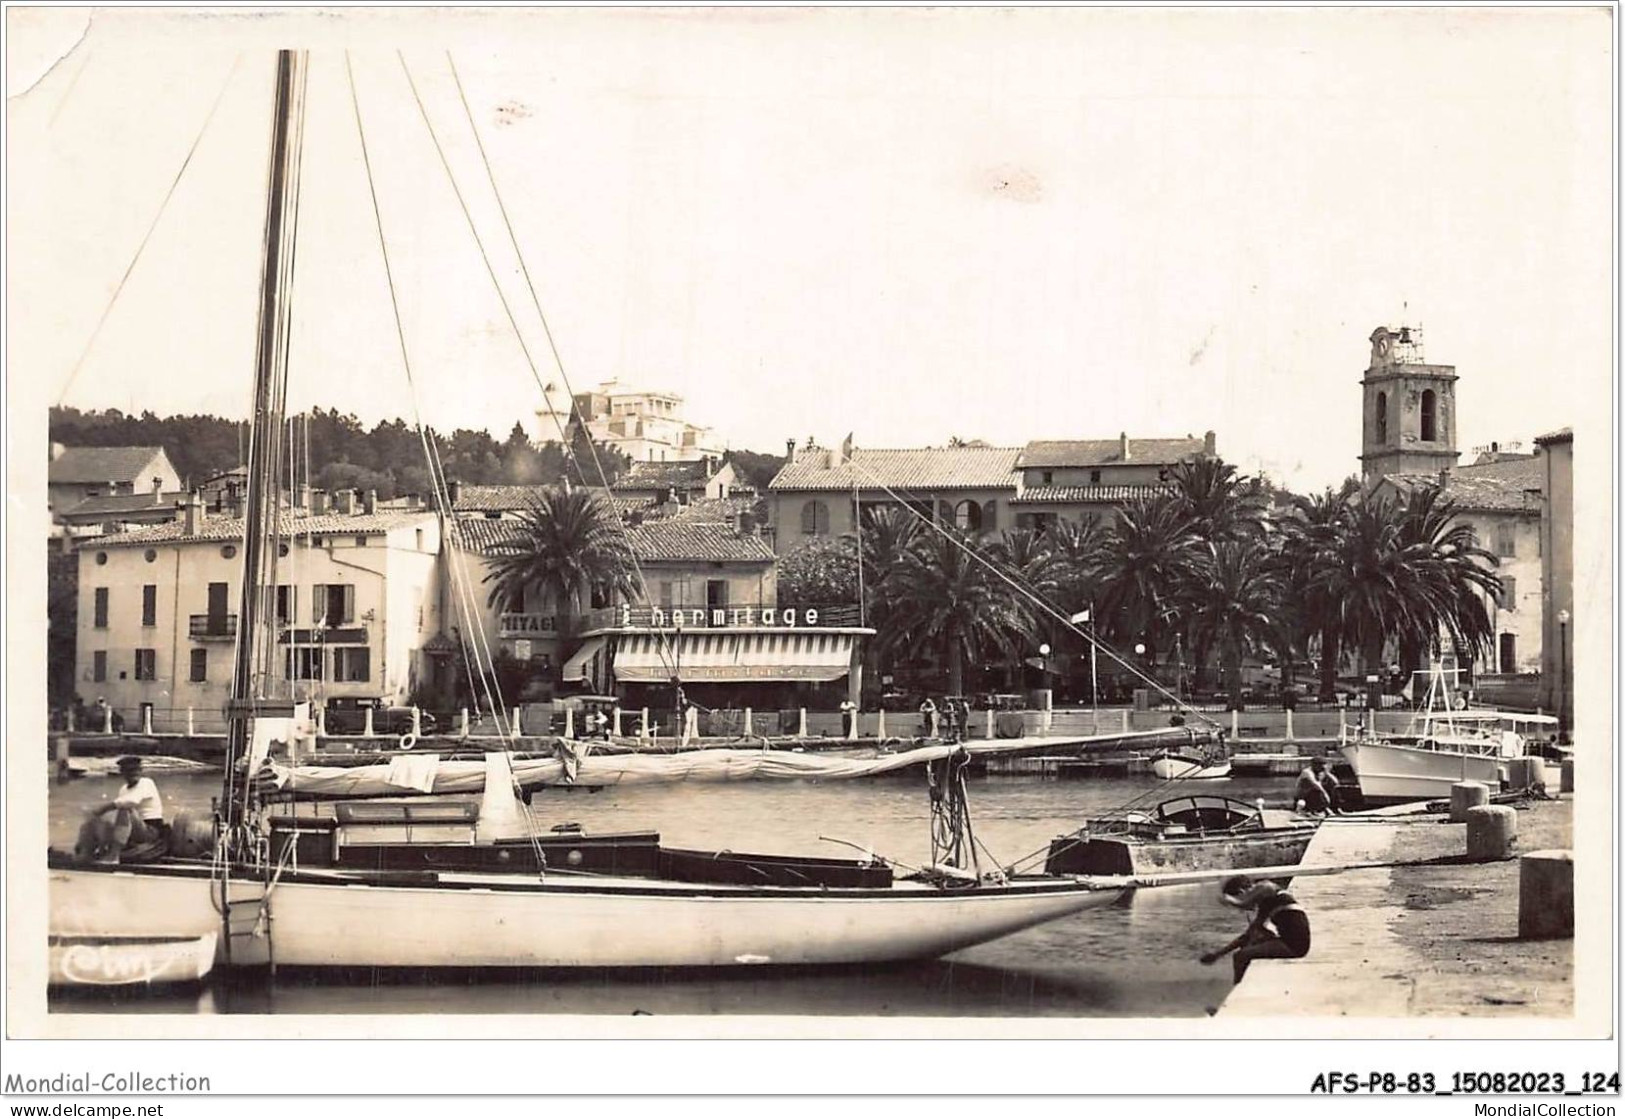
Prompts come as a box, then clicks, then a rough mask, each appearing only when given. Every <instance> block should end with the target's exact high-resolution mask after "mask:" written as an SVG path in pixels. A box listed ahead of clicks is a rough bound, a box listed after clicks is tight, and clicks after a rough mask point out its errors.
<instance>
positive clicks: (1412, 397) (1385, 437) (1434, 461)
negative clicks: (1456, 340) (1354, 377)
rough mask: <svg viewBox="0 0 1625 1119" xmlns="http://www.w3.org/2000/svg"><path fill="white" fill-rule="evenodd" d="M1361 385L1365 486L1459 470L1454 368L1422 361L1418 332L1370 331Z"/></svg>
mask: <svg viewBox="0 0 1625 1119" xmlns="http://www.w3.org/2000/svg"><path fill="white" fill-rule="evenodd" d="M1360 386H1361V391H1362V393H1363V403H1362V420H1361V424H1360V428H1361V433H1362V438H1361V441H1360V445H1361V450H1360V463H1361V468H1362V472H1363V474H1364V476H1365V483H1366V485H1367V486H1372V485H1375V484H1376V483H1377V482H1380V481H1381V480H1382V479H1383V478H1386V477H1387V476H1388V475H1390V474H1438V473H1439V472H1440V471H1442V470H1449V469H1451V468H1452V467H1454V466H1455V465H1456V459H1457V458H1459V457H1460V452H1459V451H1458V450H1457V449H1456V367H1455V366H1454V365H1429V364H1428V363H1427V362H1426V360H1424V358H1423V356H1422V332H1421V329H1420V328H1416V327H1408V326H1402V327H1400V328H1399V329H1398V330H1397V331H1395V330H1389V329H1388V328H1387V327H1386V326H1379V327H1378V328H1377V329H1376V330H1374V331H1372V332H1371V363H1370V365H1369V366H1368V367H1367V368H1366V371H1365V377H1364V378H1363V379H1362V380H1361V381H1360Z"/></svg>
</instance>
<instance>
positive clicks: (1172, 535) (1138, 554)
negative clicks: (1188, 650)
mask: <svg viewBox="0 0 1625 1119" xmlns="http://www.w3.org/2000/svg"><path fill="white" fill-rule="evenodd" d="M1199 545H1200V541H1199V540H1198V538H1197V537H1196V535H1195V534H1194V533H1193V532H1192V531H1191V525H1190V521H1189V519H1188V518H1187V517H1186V516H1185V514H1184V511H1183V510H1182V509H1181V507H1180V505H1179V504H1178V502H1177V500H1176V499H1174V498H1172V497H1154V498H1143V497H1142V498H1135V499H1133V500H1131V501H1129V502H1128V503H1127V504H1125V505H1124V506H1123V507H1122V509H1121V510H1120V511H1119V512H1118V516H1117V520H1116V522H1115V523H1113V525H1112V526H1111V528H1109V529H1108V530H1107V531H1106V534H1105V538H1104V539H1103V540H1102V542H1101V546H1100V550H1099V553H1098V556H1099V558H1098V562H1097V564H1096V569H1095V570H1096V577H1097V579H1098V588H1099V595H1100V597H1099V600H1098V605H1099V610H1100V616H1101V623H1102V624H1101V628H1102V629H1103V630H1104V631H1105V632H1106V633H1107V634H1108V636H1110V637H1111V638H1112V639H1114V640H1116V641H1119V642H1121V643H1124V644H1127V643H1131V642H1133V641H1137V640H1143V641H1144V643H1145V646H1146V658H1147V660H1148V662H1149V663H1152V664H1155V663H1156V656H1157V650H1158V649H1159V648H1161V647H1162V645H1163V640H1162V639H1163V637H1164V636H1169V635H1171V634H1170V630H1171V628H1172V622H1173V619H1174V616H1175V612H1176V609H1177V605H1178V601H1179V596H1180V590H1181V588H1182V587H1184V586H1186V585H1187V584H1188V583H1189V581H1190V579H1191V576H1192V569H1193V567H1194V566H1195V565H1196V564H1197V563H1198V562H1199V557H1200V552H1199Z"/></svg>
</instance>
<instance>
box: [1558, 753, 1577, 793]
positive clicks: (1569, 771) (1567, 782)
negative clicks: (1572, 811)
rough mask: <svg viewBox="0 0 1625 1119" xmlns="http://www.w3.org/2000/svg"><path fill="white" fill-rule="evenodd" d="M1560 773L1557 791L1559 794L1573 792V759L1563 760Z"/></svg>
mask: <svg viewBox="0 0 1625 1119" xmlns="http://www.w3.org/2000/svg"><path fill="white" fill-rule="evenodd" d="M1560 773H1561V776H1560V777H1559V778H1558V784H1557V791H1558V792H1560V793H1572V792H1573V791H1574V759H1573V758H1565V759H1564V760H1563V765H1562V768H1561V770H1560Z"/></svg>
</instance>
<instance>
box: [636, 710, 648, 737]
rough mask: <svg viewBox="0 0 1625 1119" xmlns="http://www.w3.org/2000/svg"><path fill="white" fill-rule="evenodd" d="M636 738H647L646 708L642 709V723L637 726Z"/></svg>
mask: <svg viewBox="0 0 1625 1119" xmlns="http://www.w3.org/2000/svg"><path fill="white" fill-rule="evenodd" d="M638 737H639V738H648V737H649V709H648V708H647V707H645V708H644V709H643V721H642V722H641V723H640V724H639V729H638Z"/></svg>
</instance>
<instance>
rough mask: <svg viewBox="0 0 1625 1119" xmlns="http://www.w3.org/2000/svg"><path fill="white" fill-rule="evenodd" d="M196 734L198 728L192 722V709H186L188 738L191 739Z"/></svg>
mask: <svg viewBox="0 0 1625 1119" xmlns="http://www.w3.org/2000/svg"><path fill="white" fill-rule="evenodd" d="M196 733H197V726H196V725H195V724H194V723H193V721H192V709H191V708H190V707H188V708H187V709H186V737H187V738H191V737H192V736H193V735H194V734H196Z"/></svg>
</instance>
